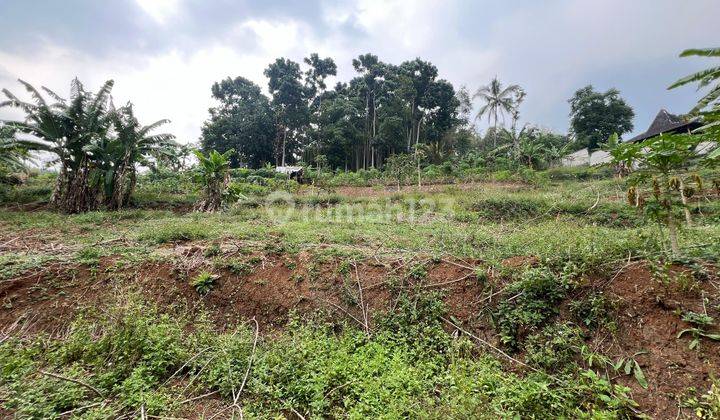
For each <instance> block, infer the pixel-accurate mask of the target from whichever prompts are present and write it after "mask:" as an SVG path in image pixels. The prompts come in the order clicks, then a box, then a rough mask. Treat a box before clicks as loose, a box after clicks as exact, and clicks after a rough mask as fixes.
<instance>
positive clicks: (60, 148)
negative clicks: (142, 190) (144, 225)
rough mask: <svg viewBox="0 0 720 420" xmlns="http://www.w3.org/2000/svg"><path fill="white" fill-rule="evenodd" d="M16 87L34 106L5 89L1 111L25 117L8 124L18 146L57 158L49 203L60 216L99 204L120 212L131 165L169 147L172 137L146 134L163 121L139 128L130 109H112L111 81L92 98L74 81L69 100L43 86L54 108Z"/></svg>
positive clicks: (127, 194)
mask: <svg viewBox="0 0 720 420" xmlns="http://www.w3.org/2000/svg"><path fill="white" fill-rule="evenodd" d="M20 83H22V84H23V85H24V86H25V88H26V89H27V91H28V92H29V93H30V94H31V95H32V98H33V102H34V103H30V102H24V101H22V100H20V99H19V98H18V97H16V96H15V95H13V94H12V93H11V92H10V91H8V90H7V89H4V90H3V93H4V94H5V96H7V97H8V100H7V101H5V102H2V103H0V107H3V106H10V107H16V108H20V109H21V110H22V111H23V112H25V114H26V117H25V121H12V122H9V123H7V127H9V128H11V129H13V130H15V131H16V132H17V133H22V134H25V135H27V136H29V139H22V140H19V139H14V144H15V145H17V147H20V148H22V149H24V150H31V151H44V152H49V153H51V154H52V155H53V156H54V157H55V158H56V159H57V161H56V163H57V164H58V166H59V174H58V176H57V178H56V184H55V188H54V191H53V195H52V197H51V201H52V203H53V204H54V205H55V206H57V207H58V208H59V209H60V210H62V211H65V212H68V213H76V212H83V211H88V210H93V209H96V208H98V207H99V206H101V205H102V204H106V205H107V206H108V207H112V208H119V207H122V206H123V205H125V204H127V201H128V200H129V198H130V194H131V193H132V190H133V188H134V185H135V164H136V162H137V161H138V160H139V159H140V158H141V157H142V156H143V155H146V154H148V153H149V152H150V151H151V150H158V149H161V148H163V147H173V146H174V143H173V142H172V138H173V136H171V135H168V134H160V135H150V134H149V132H150V131H151V130H153V129H155V128H157V127H158V126H160V125H162V124H164V123H165V122H166V121H165V120H161V121H158V122H156V123H154V124H151V125H148V126H145V127H141V126H140V124H139V123H138V121H137V119H136V118H135V116H134V114H133V111H132V105H130V104H128V105H126V106H125V107H122V108H119V109H115V108H114V107H113V105H112V101H111V97H110V92H111V90H112V87H113V81H112V80H108V81H107V82H105V84H104V85H103V86H102V87H101V88H100V90H99V91H98V92H97V93H92V92H88V91H86V90H85V88H84V86H83V85H82V83H80V81H79V80H77V79H75V80H73V82H72V84H71V89H70V99H69V100H65V99H63V98H62V97H60V96H59V95H57V94H56V93H55V92H53V91H51V90H50V89H48V88H45V87H43V90H44V91H45V93H46V94H47V95H49V96H50V97H52V98H53V100H54V101H55V102H54V103H48V102H47V101H46V99H45V98H44V97H43V95H42V94H41V93H40V92H39V91H38V90H37V89H35V88H34V87H33V86H32V85H30V84H29V83H27V82H24V81H22V80H21V81H20Z"/></svg>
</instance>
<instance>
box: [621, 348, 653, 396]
mask: <svg viewBox="0 0 720 420" xmlns="http://www.w3.org/2000/svg"><path fill="white" fill-rule="evenodd" d="M645 353H647V352H646V351H639V352H637V353H635V354H633V355H632V356H629V357H621V358H619V359H618V360H617V362H615V364H614V365H613V369H615V371H616V372H623V373H625V375H628V376H629V375H631V374H632V375H633V376H635V380H636V381H637V382H638V384H640V386H641V387H643V388H645V389H647V387H648V382H647V379H646V378H645V373H643V371H642V368H640V363H638V361H637V359H636V358H637V357H638V356H640V355H641V354H645Z"/></svg>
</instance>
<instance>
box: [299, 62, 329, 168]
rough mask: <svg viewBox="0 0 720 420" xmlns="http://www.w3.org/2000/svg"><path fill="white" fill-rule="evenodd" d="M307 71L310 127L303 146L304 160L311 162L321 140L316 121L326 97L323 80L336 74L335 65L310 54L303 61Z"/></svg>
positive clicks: (325, 86)
mask: <svg viewBox="0 0 720 420" xmlns="http://www.w3.org/2000/svg"><path fill="white" fill-rule="evenodd" d="M303 61H304V62H305V64H306V65H307V66H308V69H307V70H306V71H305V73H304V74H305V86H306V88H307V90H308V91H307V95H308V101H309V103H308V107H309V114H310V126H309V127H308V130H307V137H308V143H307V144H306V145H305V146H306V147H305V153H304V156H305V157H304V159H305V160H306V161H307V162H311V161H312V160H313V159H314V156H317V155H319V154H320V148H321V142H322V139H321V137H320V134H319V130H318V129H317V127H318V119H319V113H320V107H321V106H322V102H323V98H324V97H325V96H326V93H327V92H326V89H327V84H326V83H325V80H326V79H327V78H328V77H329V76H335V75H336V74H337V65H336V64H335V61H334V60H333V59H332V58H330V57H326V58H320V56H319V55H318V54H317V53H312V54H310V56H309V57H305V58H304V59H303Z"/></svg>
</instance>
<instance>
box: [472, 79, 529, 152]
mask: <svg viewBox="0 0 720 420" xmlns="http://www.w3.org/2000/svg"><path fill="white" fill-rule="evenodd" d="M520 90H521V89H520V86H518V85H510V86H508V87H503V85H502V83H500V80H498V78H497V77H494V78H493V79H492V80H491V81H490V84H488V85H486V86H482V87H480V88H479V89H478V90H477V92H475V95H474V96H473V99H474V98H480V99H481V100H482V101H483V103H484V104H483V106H482V107H481V108H480V110H479V111H478V113H477V117H476V118H482V117H483V116H485V115H487V118H488V123H490V121H491V120H492V121H493V128H494V132H495V136H494V137H493V147H497V133H498V127H497V125H498V119H499V118H501V117H502V118H503V119H504V115H505V113H511V112H512V111H513V109H514V108H515V98H516V95H517V94H518V92H519V91H520Z"/></svg>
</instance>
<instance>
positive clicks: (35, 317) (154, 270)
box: [0, 248, 484, 333]
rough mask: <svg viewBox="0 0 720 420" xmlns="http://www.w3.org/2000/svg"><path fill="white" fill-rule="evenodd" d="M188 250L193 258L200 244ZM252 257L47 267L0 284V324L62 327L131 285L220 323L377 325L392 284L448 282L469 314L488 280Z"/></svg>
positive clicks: (383, 265) (453, 307)
mask: <svg viewBox="0 0 720 420" xmlns="http://www.w3.org/2000/svg"><path fill="white" fill-rule="evenodd" d="M185 253H186V254H188V255H186V257H188V258H192V255H193V254H198V253H201V249H200V248H197V249H190V250H188V251H185ZM247 259H248V260H256V261H255V262H254V263H253V265H252V266H251V267H243V270H240V271H241V272H238V270H233V269H232V268H228V267H226V266H222V265H221V266H220V267H214V266H211V265H210V264H209V263H208V262H207V261H205V262H204V263H201V264H198V265H196V266H193V267H190V268H188V267H187V266H183V265H182V264H180V265H178V264H174V263H173V262H170V261H162V262H145V263H142V264H140V265H139V266H134V267H122V268H119V267H118V266H117V265H116V261H115V260H113V259H112V258H103V259H102V260H101V261H100V264H99V265H98V266H97V267H87V266H82V265H76V264H63V265H58V266H57V267H55V268H53V269H49V268H47V267H46V268H44V269H42V270H40V271H37V272H31V273H26V274H25V275H23V276H22V277H19V278H16V279H10V280H8V281H3V282H0V302H2V304H3V310H2V311H0V328H2V329H6V328H9V327H11V326H12V327H13V328H16V327H18V326H19V325H20V323H22V324H23V325H24V326H25V328H26V329H27V330H28V331H46V332H51V333H54V332H59V331H60V330H61V329H62V328H63V327H64V326H67V325H68V324H69V322H70V320H71V319H72V318H73V317H74V316H75V315H76V314H77V313H78V312H80V311H82V310H84V309H87V308H98V307H102V306H103V304H105V303H107V302H108V301H110V300H111V299H112V298H113V297H114V296H115V295H116V294H117V292H118V290H119V289H125V288H129V289H132V290H138V291H139V292H140V293H141V294H142V295H143V296H144V297H145V298H146V299H148V300H150V301H154V302H156V303H157V304H158V306H159V307H161V308H167V307H171V306H173V305H177V304H182V305H183V306H185V307H187V308H190V309H192V310H200V309H204V310H205V311H206V312H207V313H208V314H210V316H212V317H213V320H214V321H215V323H216V325H217V326H218V327H219V328H224V327H227V326H231V325H234V324H237V323H239V322H242V321H243V320H246V319H249V318H252V317H255V318H256V319H257V320H258V321H259V322H260V323H261V325H263V327H265V328H269V329H273V328H276V327H281V326H282V325H284V324H285V323H286V322H287V320H288V317H289V316H290V314H291V313H292V312H297V313H298V314H301V315H303V314H309V313H312V312H314V311H331V312H332V313H335V314H336V315H337V316H343V317H346V318H347V319H350V320H355V321H359V322H361V323H365V318H367V323H369V324H372V322H373V318H374V317H375V316H376V315H377V314H378V313H381V312H383V311H385V310H387V309H389V308H391V307H392V305H394V299H393V296H395V295H396V293H392V292H393V290H395V289H397V288H400V287H410V286H412V287H419V288H426V289H439V290H442V291H443V292H444V296H445V300H446V303H447V304H448V306H449V308H450V312H451V314H452V315H453V316H455V317H456V318H458V319H461V320H469V319H470V318H472V317H473V315H474V314H475V313H476V311H475V310H474V302H477V300H478V298H479V297H480V295H481V294H482V292H483V288H484V285H482V284H480V283H479V282H478V281H477V279H476V275H475V271H474V269H473V267H472V264H474V263H467V262H464V261H463V262H460V261H458V262H456V261H450V260H446V261H439V262H433V261H431V260H429V259H427V260H423V261H421V262H409V261H405V260H402V259H398V260H394V261H389V262H380V261H377V260H367V261H358V262H352V261H347V260H331V261H322V262H321V261H318V260H317V259H316V258H315V256H313V255H310V254H308V253H301V254H299V255H296V256H292V257H291V256H284V255H274V254H270V255H256V256H249V257H247ZM411 267H413V269H414V270H419V271H422V272H423V273H421V274H422V275H421V276H420V275H418V273H415V274H414V275H416V277H413V276H414V275H412V274H409V273H408V271H409V270H410V269H411ZM418 267H421V268H418ZM203 271H209V272H212V273H214V274H215V275H216V276H217V277H216V280H215V282H214V284H213V287H212V289H211V290H210V292H209V293H207V294H206V295H204V296H201V295H200V294H199V293H198V292H197V291H196V290H195V289H194V287H193V286H192V285H191V284H190V283H191V281H190V280H191V279H193V278H195V277H196V276H197V275H198V274H200V273H201V272H203ZM361 301H362V305H361ZM363 307H364V308H366V309H365V311H363V310H362V309H361V308H363Z"/></svg>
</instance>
